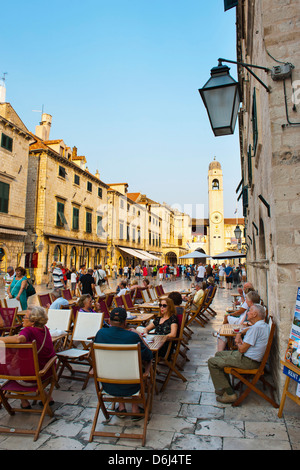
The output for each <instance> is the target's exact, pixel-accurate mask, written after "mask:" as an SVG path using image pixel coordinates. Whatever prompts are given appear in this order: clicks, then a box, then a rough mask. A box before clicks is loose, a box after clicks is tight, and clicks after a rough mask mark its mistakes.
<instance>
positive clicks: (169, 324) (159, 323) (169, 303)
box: [144, 298, 178, 356]
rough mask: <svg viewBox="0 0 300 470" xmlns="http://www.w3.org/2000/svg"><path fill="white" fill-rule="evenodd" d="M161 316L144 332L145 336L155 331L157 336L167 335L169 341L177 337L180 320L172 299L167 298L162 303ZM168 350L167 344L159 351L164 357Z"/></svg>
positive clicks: (160, 306) (160, 305)
mask: <svg viewBox="0 0 300 470" xmlns="http://www.w3.org/2000/svg"><path fill="white" fill-rule="evenodd" d="M159 308H160V316H157V317H156V318H155V319H154V320H153V321H152V322H151V323H150V324H149V325H148V326H147V327H146V328H145V330H144V334H148V333H149V332H150V331H151V330H153V329H154V330H155V334H156V335H165V336H166V337H167V339H172V338H176V337H177V331H178V319H177V314H176V310H175V305H174V302H173V300H172V299H169V298H166V299H163V300H161V301H160V303H159ZM167 348H168V343H167V342H166V343H165V344H164V346H163V347H162V348H161V349H160V350H159V355H160V356H164V355H165V353H166V350H167Z"/></svg>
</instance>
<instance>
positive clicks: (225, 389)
mask: <svg viewBox="0 0 300 470" xmlns="http://www.w3.org/2000/svg"><path fill="white" fill-rule="evenodd" d="M265 315H266V311H265V309H264V307H263V306H262V305H259V304H254V305H253V306H252V307H251V308H250V309H249V312H248V321H249V323H250V324H251V325H252V326H250V328H249V329H248V330H247V332H246V334H245V336H244V339H242V335H241V334H238V335H237V336H236V344H237V347H238V349H237V350H234V351H219V352H217V353H216V354H215V356H214V357H211V358H210V359H209V360H208V368H209V371H210V375H211V379H212V381H213V384H214V387H215V393H216V395H218V396H217V401H219V402H221V403H234V402H235V401H236V400H237V395H236V393H235V392H234V390H233V389H232V387H231V385H230V382H229V380H228V376H227V375H226V374H225V372H224V368H225V367H237V368H239V369H257V368H258V367H259V365H260V362H261V361H262V358H263V356H264V354H265V351H266V347H267V344H268V339H269V334H270V329H269V325H268V324H267V323H265Z"/></svg>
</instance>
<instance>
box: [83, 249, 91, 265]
mask: <svg viewBox="0 0 300 470" xmlns="http://www.w3.org/2000/svg"><path fill="white" fill-rule="evenodd" d="M84 264H85V266H86V268H89V267H90V250H89V249H88V248H86V249H85V251H84Z"/></svg>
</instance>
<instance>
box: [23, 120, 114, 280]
mask: <svg viewBox="0 0 300 470" xmlns="http://www.w3.org/2000/svg"><path fill="white" fill-rule="evenodd" d="M49 122H50V125H51V116H49V115H43V119H42V123H41V125H40V126H37V128H36V134H37V135H36V136H35V140H36V141H35V143H34V144H32V145H31V146H30V151H29V170H28V184H27V187H28V191H27V204H26V230H27V232H28V237H27V243H26V247H25V251H26V253H27V254H30V253H31V252H35V254H36V256H35V260H36V262H35V265H34V266H32V265H31V268H34V276H35V279H36V282H37V283H38V284H39V283H43V282H46V281H47V276H48V270H49V268H50V266H51V264H52V262H53V261H61V262H62V263H63V264H64V265H65V266H66V267H68V268H71V267H72V266H74V267H76V269H79V267H80V266H81V265H83V264H85V265H86V267H90V266H91V267H94V266H95V265H96V264H99V263H105V262H106V258H107V235H106V233H105V230H104V229H103V222H104V220H106V219H107V190H108V185H106V184H105V183H103V182H102V181H101V180H100V178H99V174H98V173H97V174H96V175H92V174H91V173H90V172H89V171H88V170H87V168H86V167H85V162H86V159H85V157H80V156H78V155H77V149H76V148H75V147H74V148H73V150H72V151H71V150H70V149H69V148H68V147H67V146H66V145H65V144H64V142H63V140H59V141H51V140H49V132H50V126H49ZM45 130H46V132H45ZM40 136H42V137H43V138H41V137H40ZM32 239H34V247H32V245H30V241H31V240H32Z"/></svg>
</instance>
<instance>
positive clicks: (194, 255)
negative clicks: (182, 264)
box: [179, 251, 210, 259]
mask: <svg viewBox="0 0 300 470" xmlns="http://www.w3.org/2000/svg"><path fill="white" fill-rule="evenodd" d="M188 258H203V259H204V258H210V256H209V255H206V254H205V253H201V252H200V251H193V252H192V253H188V254H187V255H184V256H179V259H188Z"/></svg>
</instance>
